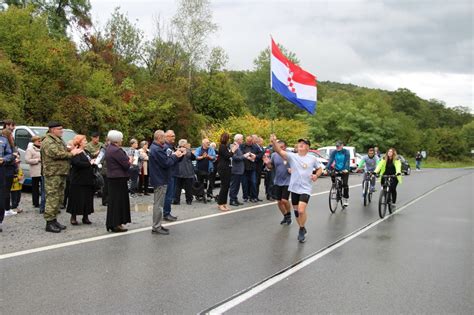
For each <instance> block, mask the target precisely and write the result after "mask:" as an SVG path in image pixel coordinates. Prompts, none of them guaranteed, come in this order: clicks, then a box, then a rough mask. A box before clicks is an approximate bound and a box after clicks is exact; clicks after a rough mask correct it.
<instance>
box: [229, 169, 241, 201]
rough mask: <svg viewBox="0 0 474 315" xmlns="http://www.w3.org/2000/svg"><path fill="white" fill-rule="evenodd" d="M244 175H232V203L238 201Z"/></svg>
mask: <svg viewBox="0 0 474 315" xmlns="http://www.w3.org/2000/svg"><path fill="white" fill-rule="evenodd" d="M242 177H243V175H237V174H232V176H231V178H230V191H229V199H230V201H231V202H232V201H237V195H238V194H239V188H240V183H241V182H242Z"/></svg>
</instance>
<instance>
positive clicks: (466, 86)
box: [91, 0, 474, 109]
mask: <svg viewBox="0 0 474 315" xmlns="http://www.w3.org/2000/svg"><path fill="white" fill-rule="evenodd" d="M91 2H92V12H93V16H94V17H95V16H98V17H99V19H100V21H103V22H102V23H105V20H107V18H108V17H109V16H110V12H112V10H113V8H114V7H115V6H117V5H119V6H121V8H122V10H123V11H128V13H129V16H130V18H131V19H132V20H133V19H138V20H139V22H138V24H139V26H140V27H141V28H142V29H143V30H144V31H145V33H146V34H149V35H151V34H152V32H153V16H157V15H160V16H161V17H163V18H167V19H170V18H171V17H172V16H173V14H174V12H175V10H176V2H175V1H171V0H160V1H151V0H150V1H145V0H139V1H132V0H125V1H123V0H122V1H115V0H114V1H112V0H92V1H91ZM212 9H213V14H214V21H215V22H216V23H217V24H218V25H219V31H218V32H217V33H216V34H215V35H214V36H212V37H211V39H210V43H209V46H221V47H223V48H224V49H225V50H226V52H227V53H228V55H229V65H228V67H229V68H231V69H240V70H242V69H252V68H253V60H254V59H255V58H256V57H257V56H258V54H259V52H260V51H261V50H263V49H265V48H266V47H268V45H269V41H270V34H271V35H273V37H274V38H275V40H276V41H278V42H279V43H281V44H283V45H284V46H285V47H286V48H288V49H289V50H291V51H293V52H294V53H296V55H297V57H298V59H299V60H300V62H301V65H302V66H303V67H304V68H305V69H307V70H308V71H310V72H312V73H314V74H316V75H317V76H318V78H319V79H320V80H331V81H344V82H347V81H346V80H348V79H351V80H353V81H351V82H352V83H354V84H358V85H366V86H369V87H380V88H388V89H396V88H398V87H406V88H409V89H410V90H412V91H414V92H415V93H417V94H419V95H420V96H422V97H425V98H437V99H440V100H444V101H445V102H446V103H447V105H450V106H456V105H463V106H470V107H471V108H473V109H474V105H473V99H472V97H473V92H472V91H473V85H472V83H473V65H474V64H473V59H474V55H473V52H474V43H473V42H474V40H473V29H474V25H473V15H474V14H473V13H474V9H473V4H472V2H471V1H464V0H454V1H450V2H446V1H441V0H435V1H428V0H419V1H405V0H401V1H398V0H397V1H395V0H385V1H369V0H354V1H348V0H343V1H337V0H331V1H329V0H325V1H319V0H315V1H311V0H305V1H301V0H293V1H290V0H288V1H274V0H272V1H270V0H268V1H265V0H250V1H245V0H241V1H232V0H214V1H212ZM419 80H421V81H419ZM427 80H428V81H427ZM420 82H421V83H423V84H421V83H420ZM453 82H456V83H458V84H459V87H458V88H457V89H456V88H454V86H453V85H452V83H453ZM430 93H431V94H430Z"/></svg>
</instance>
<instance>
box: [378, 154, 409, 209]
mask: <svg viewBox="0 0 474 315" xmlns="http://www.w3.org/2000/svg"><path fill="white" fill-rule="evenodd" d="M375 173H377V174H380V176H383V175H396V176H397V177H395V178H394V180H393V181H392V186H391V187H390V192H391V193H392V207H395V204H396V202H397V185H398V183H401V182H402V175H401V174H402V162H401V161H400V160H399V159H398V157H397V151H396V150H395V148H390V149H388V151H387V154H385V156H384V157H383V159H382V161H380V163H379V164H378V165H377V167H376V168H375ZM384 184H385V179H384V178H383V177H382V186H383V185H384Z"/></svg>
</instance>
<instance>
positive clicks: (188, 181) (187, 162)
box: [173, 139, 196, 205]
mask: <svg viewBox="0 0 474 315" xmlns="http://www.w3.org/2000/svg"><path fill="white" fill-rule="evenodd" d="M178 150H181V151H182V152H183V153H184V155H183V158H182V159H181V160H179V162H178V167H177V172H176V174H175V175H174V177H176V179H175V180H176V190H175V195H174V200H173V204H175V205H179V204H180V202H181V190H182V189H183V188H184V192H185V196H186V204H188V205H190V204H192V202H193V194H192V192H191V189H192V186H193V179H194V166H193V162H192V161H193V160H195V159H196V157H195V156H194V154H193V153H192V152H191V145H190V144H189V143H188V141H187V140H186V139H181V140H179V142H178Z"/></svg>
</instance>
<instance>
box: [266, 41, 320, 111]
mask: <svg viewBox="0 0 474 315" xmlns="http://www.w3.org/2000/svg"><path fill="white" fill-rule="evenodd" d="M270 68H271V85H272V89H274V90H275V91H276V92H277V93H278V94H280V95H281V96H283V97H284V98H286V99H287V100H288V101H290V102H292V103H293V104H295V105H296V106H298V107H299V108H301V109H304V110H306V111H307V112H308V113H310V114H311V115H314V111H315V110H316V96H317V89H316V77H315V76H314V75H312V74H311V73H309V72H306V71H304V70H303V69H301V68H300V67H299V66H297V65H295V64H293V63H292V62H291V61H289V60H288V58H286V57H285V55H283V54H282V52H281V51H280V49H279V48H278V45H277V44H275V42H274V41H273V38H272V55H271V66H270Z"/></svg>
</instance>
